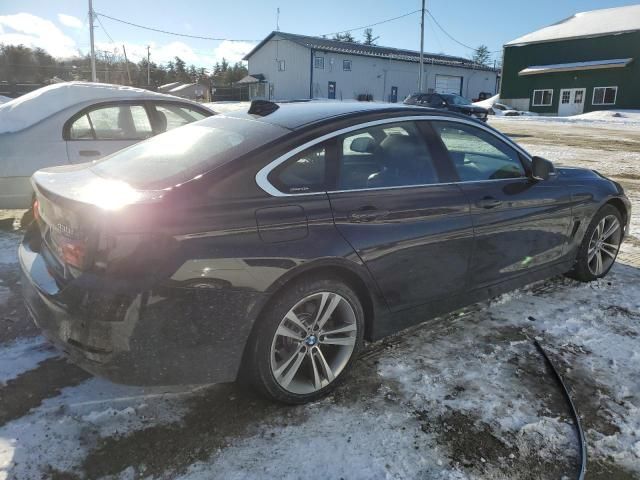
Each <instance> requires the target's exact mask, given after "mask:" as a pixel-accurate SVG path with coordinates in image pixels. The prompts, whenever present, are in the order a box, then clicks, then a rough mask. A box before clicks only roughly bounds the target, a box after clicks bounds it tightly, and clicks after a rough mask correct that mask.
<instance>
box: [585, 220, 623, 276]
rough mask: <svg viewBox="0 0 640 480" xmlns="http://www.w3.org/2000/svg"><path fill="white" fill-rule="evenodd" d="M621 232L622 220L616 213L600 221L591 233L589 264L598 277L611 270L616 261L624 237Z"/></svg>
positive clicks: (588, 253)
mask: <svg viewBox="0 0 640 480" xmlns="http://www.w3.org/2000/svg"><path fill="white" fill-rule="evenodd" d="M621 233H622V232H621V228H620V221H619V220H618V219H617V218H616V216H615V215H607V216H606V217H603V218H602V220H600V221H599V222H598V225H597V227H596V228H595V230H594V231H593V233H592V234H591V239H590V240H589V250H588V252H587V265H588V266H589V271H590V272H591V273H592V274H593V275H595V276H596V277H599V276H600V275H602V274H603V273H604V272H606V271H607V270H609V268H611V265H612V264H613V262H614V261H615V259H616V256H617V255H618V249H619V248H620V241H621V239H622V235H621Z"/></svg>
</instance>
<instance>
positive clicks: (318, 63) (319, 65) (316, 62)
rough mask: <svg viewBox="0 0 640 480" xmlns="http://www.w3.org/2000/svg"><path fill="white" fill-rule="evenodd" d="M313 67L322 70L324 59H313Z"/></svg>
mask: <svg viewBox="0 0 640 480" xmlns="http://www.w3.org/2000/svg"><path fill="white" fill-rule="evenodd" d="M313 66H314V67H316V68H324V57H313Z"/></svg>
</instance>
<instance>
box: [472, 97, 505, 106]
mask: <svg viewBox="0 0 640 480" xmlns="http://www.w3.org/2000/svg"><path fill="white" fill-rule="evenodd" d="M499 101H500V94H497V95H494V96H493V97H491V98H487V99H486V100H481V101H479V102H473V104H474V105H475V106H477V107H482V108H491V107H493V104H494V103H496V102H499Z"/></svg>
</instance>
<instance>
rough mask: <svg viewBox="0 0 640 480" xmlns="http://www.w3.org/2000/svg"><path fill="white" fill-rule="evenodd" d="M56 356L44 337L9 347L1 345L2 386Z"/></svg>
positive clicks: (25, 340) (18, 341)
mask: <svg viewBox="0 0 640 480" xmlns="http://www.w3.org/2000/svg"><path fill="white" fill-rule="evenodd" d="M56 355H57V354H56V351H55V350H54V349H53V348H52V347H51V346H50V345H49V344H48V343H47V341H46V340H45V339H44V338H43V337H34V338H28V339H21V340H17V341H15V342H13V343H10V344H8V345H7V344H5V345H0V386H1V385H2V384H5V383H7V381H9V380H11V379H13V378H16V377H18V376H19V375H20V374H22V373H24V372H26V371H29V370H33V369H34V368H36V367H37V366H38V364H39V363H40V362H42V361H43V360H46V359H47V358H51V357H55V356H56Z"/></svg>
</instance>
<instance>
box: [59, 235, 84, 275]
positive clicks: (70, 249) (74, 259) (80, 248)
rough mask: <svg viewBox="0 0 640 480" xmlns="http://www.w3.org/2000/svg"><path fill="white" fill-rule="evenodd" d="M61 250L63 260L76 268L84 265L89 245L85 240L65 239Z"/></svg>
mask: <svg viewBox="0 0 640 480" xmlns="http://www.w3.org/2000/svg"><path fill="white" fill-rule="evenodd" d="M60 251H61V254H62V255H61V256H62V260H63V261H64V262H65V263H66V264H67V265H71V266H72V267H75V268H82V267H84V261H85V258H86V256H87V247H86V245H85V244H84V242H78V241H76V240H69V239H65V240H63V241H62V242H61V245H60Z"/></svg>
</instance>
